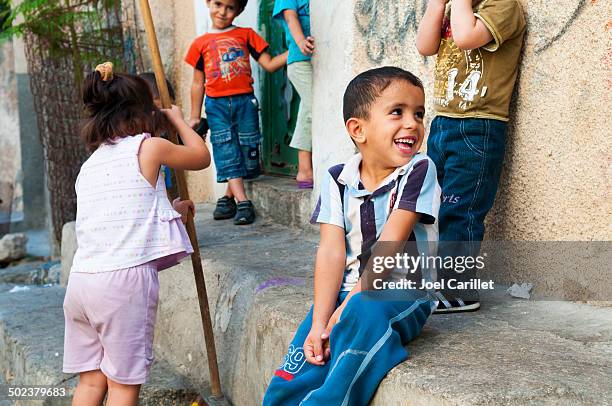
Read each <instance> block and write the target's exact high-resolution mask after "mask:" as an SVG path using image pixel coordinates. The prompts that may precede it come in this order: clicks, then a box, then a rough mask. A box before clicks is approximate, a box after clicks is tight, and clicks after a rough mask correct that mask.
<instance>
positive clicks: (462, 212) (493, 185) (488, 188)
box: [427, 116, 508, 242]
mask: <svg viewBox="0 0 612 406" xmlns="http://www.w3.org/2000/svg"><path fill="white" fill-rule="evenodd" d="M507 127H508V125H507V123H505V122H503V121H499V120H491V119H480V118H468V119H458V118H449V117H442V116H437V117H436V118H435V119H434V120H433V122H432V123H431V129H430V133H429V139H428V140H427V155H429V157H430V158H431V159H432V160H433V161H434V163H435V164H436V169H437V171H438V183H439V184H440V186H441V188H442V202H441V204H440V213H439V217H438V219H439V226H440V229H439V231H440V241H463V242H465V241H467V242H480V241H482V238H483V235H484V230H485V227H484V219H485V216H486V215H487V213H488V212H489V210H490V209H491V207H492V206H493V202H494V200H495V194H496V193H497V187H498V185H499V177H500V174H501V169H502V163H503V160H504V151H505V142H506V131H507Z"/></svg>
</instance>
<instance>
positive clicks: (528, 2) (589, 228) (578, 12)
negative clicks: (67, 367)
mask: <svg viewBox="0 0 612 406" xmlns="http://www.w3.org/2000/svg"><path fill="white" fill-rule="evenodd" d="M521 1H522V3H523V5H524V8H525V12H526V15H527V19H528V34H527V36H526V43H525V50H524V55H523V58H522V63H521V71H520V77H519V79H518V83H517V87H516V92H515V93H516V94H515V98H514V101H513V105H512V107H511V109H512V113H511V114H512V124H511V127H510V132H509V136H508V141H507V153H506V160H505V166H504V172H503V174H502V181H501V185H500V190H499V193H498V197H497V201H496V204H495V206H494V208H493V210H492V212H491V213H490V215H489V218H488V234H487V236H488V238H490V239H504V240H609V239H611V238H612V224H610V222H609V220H608V217H609V213H610V212H612V203H611V202H610V200H609V199H607V191H608V190H610V181H609V175H610V172H611V171H612V169H611V168H612V166H611V165H610V162H611V159H610V158H611V157H610V153H609V152H608V151H609V150H610V142H611V141H610V137H609V136H608V135H609V129H608V128H609V119H608V112H607V106H608V105H609V104H610V101H611V99H612V96H611V95H612V93H611V92H610V90H611V89H612V81H611V80H610V77H611V75H610V73H611V72H612V22H611V21H610V15H611V14H610V13H611V11H612V3H610V2H605V1H600V0H597V1H589V0H559V1H556V2H554V4H551V3H550V2H547V1H544V0H521ZM162 3H163V4H162ZM151 4H152V8H153V11H154V17H155V18H156V24H158V27H157V30H158V35H160V37H162V38H163V40H162V41H161V42H162V53H163V54H164V55H165V56H166V57H165V58H164V61H165V63H166V67H167V70H168V71H169V73H170V74H171V77H172V79H173V82H174V84H175V87H176V88H177V93H178V98H177V102H178V103H179V104H181V105H182V106H183V110H184V111H187V108H188V106H189V105H190V101H189V85H190V80H191V75H192V70H191V68H190V67H188V66H187V65H186V64H184V63H183V62H182V58H183V55H184V54H185V52H186V50H187V47H188V46H189V44H190V43H191V41H192V40H193V38H195V36H196V35H198V34H199V33H201V32H203V31H204V30H206V27H207V24H208V16H207V12H206V7H205V5H204V2H203V1H200V0H174V1H173V2H172V3H171V4H172V7H168V2H167V1H163V2H162V1H160V0H155V1H152V2H151ZM426 4H427V2H426V0H400V1H392V0H351V1H342V2H328V1H324V0H312V2H311V14H312V25H313V35H314V36H315V38H316V44H317V52H316V55H315V57H314V58H313V64H314V83H313V92H314V100H315V102H314V106H313V148H314V165H315V171H316V176H317V178H320V176H321V174H322V171H324V170H325V169H326V168H328V167H329V166H330V165H333V164H334V163H337V162H340V161H343V160H345V159H346V158H348V157H349V156H350V155H351V154H352V153H353V151H354V149H353V146H352V144H351V142H350V140H349V139H348V136H347V135H346V134H345V131H344V126H343V123H342V118H341V106H342V94H343V91H344V88H345V87H346V84H347V83H348V81H349V80H350V79H351V78H352V77H353V76H354V75H355V74H357V73H358V72H360V71H363V70H365V69H367V68H370V67H374V66H381V65H398V66H401V67H404V68H406V69H409V70H411V71H413V72H414V73H416V74H417V75H419V76H420V77H421V78H422V79H423V80H424V83H425V85H426V88H427V96H428V99H429V100H431V90H432V85H433V82H432V69H433V66H434V62H435V60H434V58H423V57H421V56H420V55H418V53H417V51H416V48H415V45H414V43H415V35H416V29H417V27H418V22H419V21H420V18H421V16H422V14H423V13H424V11H425V6H426ZM257 6H258V2H249V9H248V10H247V11H246V12H245V14H244V15H243V16H241V17H240V18H239V20H237V22H238V23H240V24H243V25H248V26H256V20H257V18H256V15H257ZM241 19H242V20H241ZM329 27H333V29H329ZM164 43H165V45H164ZM146 52H148V51H146ZM428 113H429V114H428V116H429V120H431V118H433V114H432V113H433V112H432V110H431V103H428ZM188 178H189V187H190V191H191V194H192V197H193V198H194V199H195V200H197V201H210V200H213V199H214V198H215V197H216V196H218V195H219V194H220V192H221V191H222V189H223V188H222V187H219V186H218V185H217V186H215V182H214V169H213V168H210V169H208V170H205V171H200V172H197V173H190V174H189V175H188ZM314 196H316V191H315V194H313V197H314Z"/></svg>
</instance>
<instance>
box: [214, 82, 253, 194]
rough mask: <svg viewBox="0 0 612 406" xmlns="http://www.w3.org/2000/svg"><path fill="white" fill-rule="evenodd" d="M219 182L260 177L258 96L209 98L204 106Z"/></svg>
mask: <svg viewBox="0 0 612 406" xmlns="http://www.w3.org/2000/svg"><path fill="white" fill-rule="evenodd" d="M204 106H205V108H206V118H207V119H208V125H209V126H210V142H211V143H212V146H213V158H214V160H215V166H216V168H217V182H227V180H229V179H235V178H245V179H253V178H256V177H257V176H259V175H260V173H261V166H260V163H259V149H260V144H261V133H260V132H259V104H258V103H257V99H256V98H255V96H254V95H253V94H252V93H251V94H240V95H235V96H227V97H208V96H206V100H205V102H204Z"/></svg>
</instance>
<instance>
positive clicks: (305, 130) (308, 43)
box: [272, 0, 315, 189]
mask: <svg viewBox="0 0 612 406" xmlns="http://www.w3.org/2000/svg"><path fill="white" fill-rule="evenodd" d="M272 16H273V17H274V18H277V19H279V20H281V21H282V23H283V27H284V28H285V39H286V43H287V48H289V56H288V58H287V76H288V77H289V80H290V81H291V83H292V84H293V86H294V87H295V89H296V90H297V92H298V94H299V95H300V108H299V112H298V117H297V121H296V123H295V130H294V132H293V137H292V138H291V143H290V144H289V146H290V147H292V148H295V149H297V150H298V173H297V176H296V181H297V185H298V188H300V189H312V186H313V182H312V117H311V115H312V113H311V111H312V64H311V63H310V58H311V55H312V53H313V52H314V49H315V47H314V38H313V37H311V36H310V0H276V1H275V2H274V11H273V12H272Z"/></svg>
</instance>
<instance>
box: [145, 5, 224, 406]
mask: <svg viewBox="0 0 612 406" xmlns="http://www.w3.org/2000/svg"><path fill="white" fill-rule="evenodd" d="M140 8H141V12H142V17H143V21H144V25H145V30H146V32H147V39H148V43H149V48H150V49H151V57H152V61H153V71H154V72H155V80H156V81H157V88H158V89H159V95H160V98H161V103H162V107H163V108H170V107H171V106H172V101H171V99H170V93H169V92H168V86H167V85H166V75H165V73H164V67H163V65H162V61H161V56H160V53H159V45H158V43H157V36H156V34H155V26H154V25H153V16H152V15H151V8H150V7H149V1H148V0H140ZM170 141H172V142H173V143H175V144H178V138H177V136H176V134H175V133H174V132H172V131H171V132H170ZM175 175H176V182H177V184H178V190H179V196H180V197H181V200H187V199H189V191H188V190H187V182H186V181H185V174H184V173H183V171H182V170H178V169H177V170H176V171H175ZM188 217H189V219H188V221H187V233H188V234H189V238H190V239H191V245H192V246H193V254H192V255H191V262H192V263H193V274H194V276H195V284H196V290H197V292H198V301H199V303H200V314H201V316H202V327H203V328H204V340H205V341H206V355H207V356H208V369H209V372H210V387H211V392H212V397H213V398H218V399H220V398H223V392H221V381H220V379H219V366H218V364H217V350H216V347H215V336H214V333H213V328H212V322H211V319H210V309H209V307H208V294H207V293H206V283H205V281H204V272H203V271H202V260H201V258H200V247H199V245H198V239H197V236H196V229H195V224H194V222H193V217H192V216H191V215H189V216H188Z"/></svg>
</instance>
